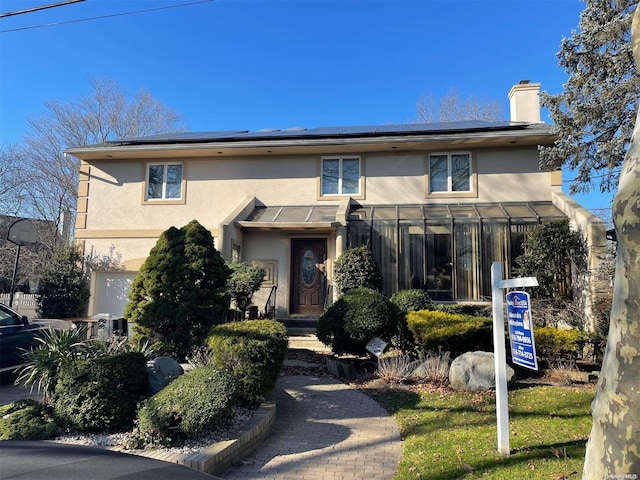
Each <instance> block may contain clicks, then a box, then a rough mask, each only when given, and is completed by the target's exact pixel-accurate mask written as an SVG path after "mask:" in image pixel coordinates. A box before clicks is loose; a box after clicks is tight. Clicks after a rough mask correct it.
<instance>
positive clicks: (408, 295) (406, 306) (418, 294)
mask: <svg viewBox="0 0 640 480" xmlns="http://www.w3.org/2000/svg"><path fill="white" fill-rule="evenodd" d="M391 302H392V303H394V304H395V305H396V306H397V307H398V308H399V309H400V311H401V312H402V313H404V314H405V315H406V314H407V313H409V312H417V311H418V310H435V309H436V308H435V307H436V305H435V303H433V300H431V297H430V296H429V294H428V293H427V292H425V291H424V290H417V289H411V290H400V291H399V292H397V293H394V294H393V295H392V296H391Z"/></svg>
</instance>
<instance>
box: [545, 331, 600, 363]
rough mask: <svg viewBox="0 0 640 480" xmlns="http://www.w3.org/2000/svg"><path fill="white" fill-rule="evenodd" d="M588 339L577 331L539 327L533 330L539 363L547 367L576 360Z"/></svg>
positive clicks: (584, 334)
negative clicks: (545, 364)
mask: <svg viewBox="0 0 640 480" xmlns="http://www.w3.org/2000/svg"><path fill="white" fill-rule="evenodd" d="M588 338H589V337H588V334H586V333H585V332H581V331H579V330H562V329H559V328H554V327H539V328H536V329H535V330H534V339H535V343H536V354H537V356H538V358H539V359H540V361H541V362H545V363H547V364H549V365H552V364H557V363H561V362H567V361H568V362H575V361H576V360H578V359H579V358H580V356H581V355H582V349H583V348H584V345H585V343H586V342H587V340H588Z"/></svg>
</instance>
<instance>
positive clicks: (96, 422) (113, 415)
mask: <svg viewBox="0 0 640 480" xmlns="http://www.w3.org/2000/svg"><path fill="white" fill-rule="evenodd" d="M147 388H148V380H147V362H146V361H145V358H144V355H143V354H142V353H139V352H128V353H122V354H119V355H114V356H111V357H100V358H92V359H88V360H82V361H78V362H74V363H72V364H70V365H67V366H64V367H63V368H61V369H60V372H59V374H58V382H57V384H56V388H55V393H54V398H53V400H54V407H55V411H56V415H57V416H58V418H59V419H60V421H61V422H63V423H64V424H65V425H67V426H70V427H72V428H76V429H78V430H81V431H101V430H107V431H118V430H122V429H127V428H130V427H131V426H132V425H133V420H134V419H135V417H136V411H137V408H138V404H139V403H140V402H141V401H142V400H143V399H144V395H145V393H146V391H147Z"/></svg>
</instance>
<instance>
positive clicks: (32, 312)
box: [0, 292, 37, 318]
mask: <svg viewBox="0 0 640 480" xmlns="http://www.w3.org/2000/svg"><path fill="white" fill-rule="evenodd" d="M9 297H10V294H8V293H0V303H4V304H5V305H7V306H8V305H9ZM12 308H13V309H14V310H15V311H17V312H18V313H21V314H22V315H26V316H27V317H29V318H35V317H36V316H37V314H36V295H35V294H33V293H22V292H16V293H14V294H13V307H12Z"/></svg>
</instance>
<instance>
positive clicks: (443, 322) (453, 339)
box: [407, 310, 493, 357]
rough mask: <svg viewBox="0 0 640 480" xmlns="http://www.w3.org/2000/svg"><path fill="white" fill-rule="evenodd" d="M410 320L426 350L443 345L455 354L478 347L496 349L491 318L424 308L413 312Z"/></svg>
mask: <svg viewBox="0 0 640 480" xmlns="http://www.w3.org/2000/svg"><path fill="white" fill-rule="evenodd" d="M407 323H408V325H409V329H410V330H411V332H413V335H414V337H415V339H416V342H417V343H418V345H419V347H420V348H421V349H422V350H423V351H424V352H431V351H438V349H439V348H442V349H443V350H445V351H448V352H451V356H452V357H455V356H457V355H460V354H462V353H465V352H471V351H474V350H483V351H488V352H492V351H493V332H492V326H493V321H492V319H490V318H484V317H474V316H471V315H457V314H453V313H446V312H438V311H429V310H421V311H419V312H409V313H408V314H407Z"/></svg>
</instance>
